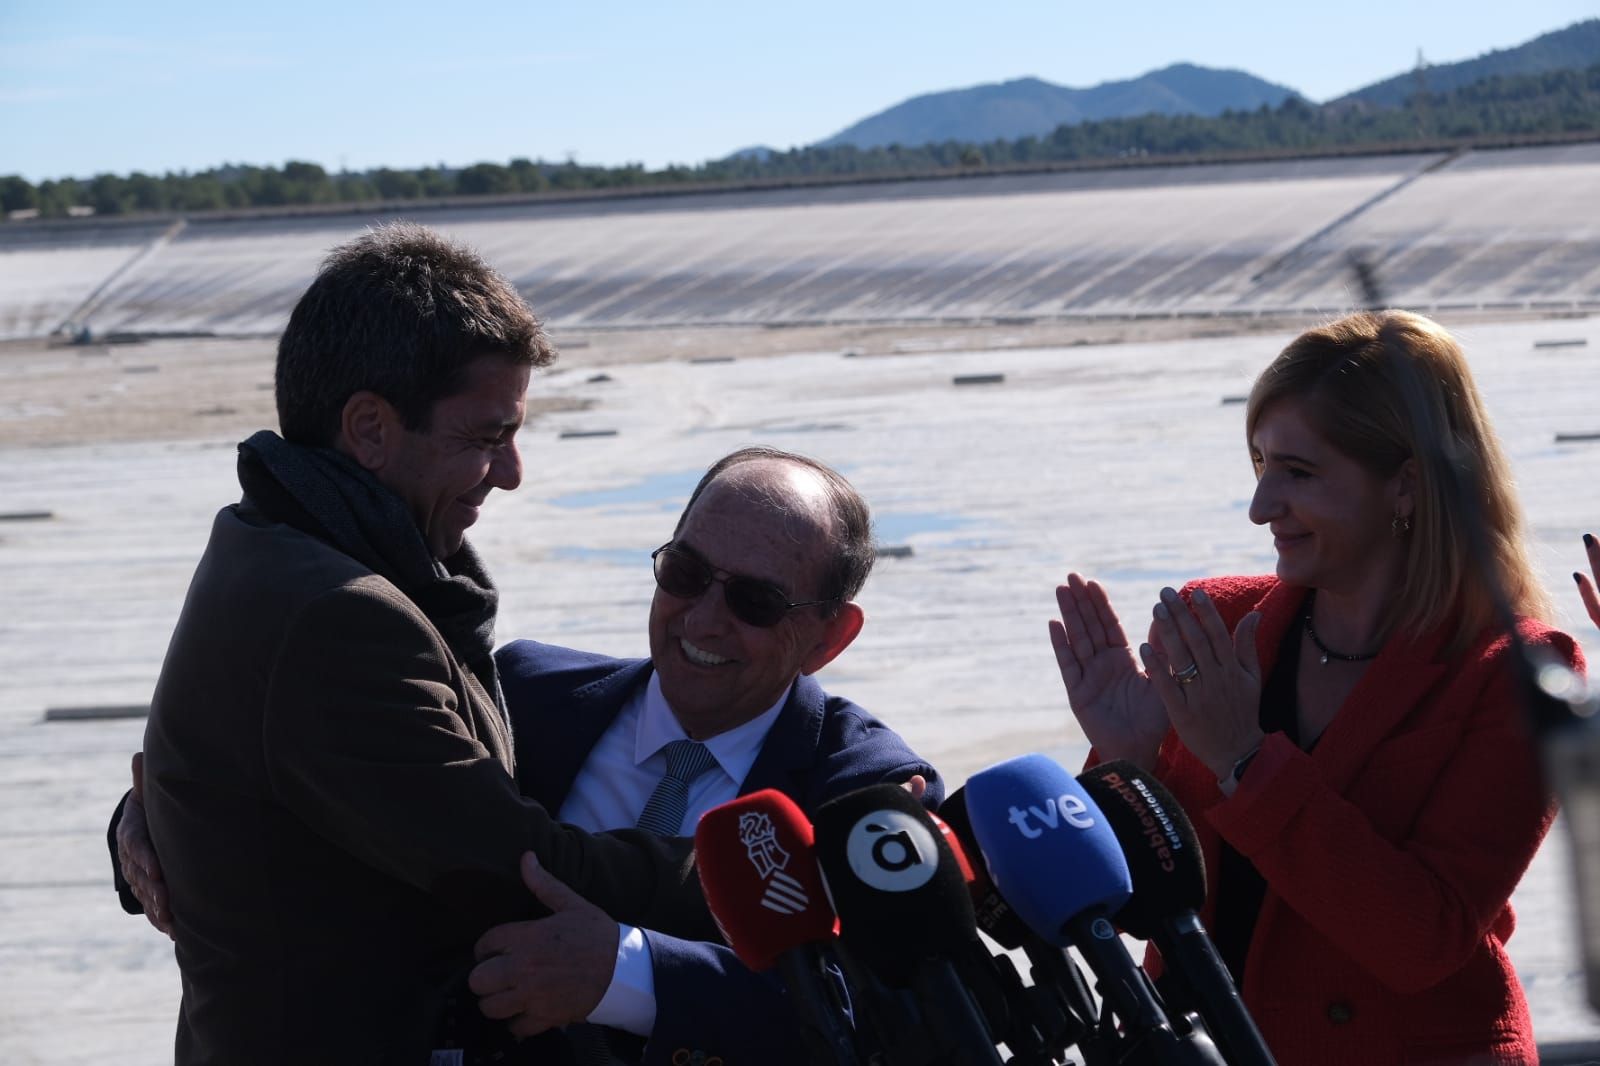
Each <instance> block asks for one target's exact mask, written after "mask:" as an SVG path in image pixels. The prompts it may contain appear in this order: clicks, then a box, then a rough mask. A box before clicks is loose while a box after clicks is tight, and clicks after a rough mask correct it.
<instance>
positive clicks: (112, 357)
mask: <svg viewBox="0 0 1600 1066" xmlns="http://www.w3.org/2000/svg"><path fill="white" fill-rule="evenodd" d="M1494 317H1496V318H1498V319H1506V318H1508V317H1517V316H1513V315H1508V314H1506V313H1504V312H1501V313H1499V314H1497V315H1496V316H1494ZM1456 321H1457V320H1456V319H1451V324H1453V323H1455V322H1456ZM1309 324H1310V323H1309V322H1308V321H1307V320H1305V319H1302V318H1296V319H1293V320H1290V319H1264V318H1253V317H1240V318H1228V317H1211V316H1206V317H1148V318H1146V317H1140V318H1092V319H1087V318H1086V319H1060V320H1019V321H1005V320H1001V321H996V322H988V323H976V324H946V323H928V324H911V325H908V324H894V325H817V326H796V327H763V326H739V327H712V328H707V327H681V328H651V329H630V330H621V329H612V330H573V331H560V330H555V331H552V334H553V339H554V341H555V343H556V346H557V347H558V348H559V349H560V350H561V357H560V359H559V360H558V362H557V363H556V366H555V367H554V368H553V370H552V371H551V372H553V373H563V374H570V373H599V372H601V371H603V369H604V368H605V367H607V366H615V365H619V364H627V363H645V362H655V361H659V360H680V361H685V362H689V361H697V360H700V361H704V360H717V361H721V360H727V359H750V358H760V357H763V356H771V355H784V354H790V353H795V352H831V351H838V352H846V353H851V352H853V353H856V354H857V355H859V356H862V357H880V356H894V355H906V354H914V353H927V352H951V351H987V350H996V349H1018V348H1053V347H1070V346H1075V345H1084V344H1116V343H1130V342H1144V341H1161V340H1178V339H1184V338H1197V337H1218V336H1232V335H1239V334H1247V333H1256V334H1259V333H1278V334H1281V335H1282V336H1283V338H1284V339H1285V340H1286V341H1287V340H1288V339H1289V337H1291V336H1292V335H1293V334H1294V333H1296V332H1298V331H1299V330H1301V329H1303V328H1305V327H1306V326H1307V325H1309ZM275 351H276V340H275V339H269V338H245V339H231V338H182V339H150V340H143V341H137V342H134V343H119V344H88V345H71V344H61V343H55V342H47V341H12V342H5V343H0V447H5V446H50V445H62V444H93V443H111V442H117V441H156V440H187V439H193V438H196V437H203V438H215V437H219V436H220V437H240V438H242V437H244V436H247V435H248V434H249V433H251V432H253V431H255V430H257V429H260V428H262V427H264V426H266V427H272V426H276V424H277V417H276V414H275V411H274V407H273V392H272V370H273V360H274V356H275ZM575 406H581V401H577V400H573V399H571V398H565V397H559V396H551V395H549V394H547V393H546V394H541V392H540V390H539V387H538V382H537V379H536V380H535V383H534V387H533V389H532V392H531V393H530V396H529V404H528V415H529V419H530V421H536V420H537V419H538V418H539V416H540V415H541V414H543V413H546V412H550V411H557V410H570V409H573V408H574V407H575Z"/></svg>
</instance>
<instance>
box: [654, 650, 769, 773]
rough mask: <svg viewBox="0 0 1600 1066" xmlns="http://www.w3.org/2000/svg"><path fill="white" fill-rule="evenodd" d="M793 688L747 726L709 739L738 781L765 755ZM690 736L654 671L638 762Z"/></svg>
mask: <svg viewBox="0 0 1600 1066" xmlns="http://www.w3.org/2000/svg"><path fill="white" fill-rule="evenodd" d="M793 690H794V685H793V684H791V685H790V686H789V687H788V688H786V689H784V690H783V695H781V696H779V697H778V701H777V702H776V703H774V704H773V705H772V706H771V707H768V708H767V709H766V710H765V711H762V712H761V713H760V714H758V715H756V716H755V717H754V718H752V719H750V721H748V722H745V723H744V724H743V725H737V726H734V727H733V728H732V729H729V730H727V731H726V732H723V733H718V734H717V735H716V736H714V737H712V738H711V739H710V740H708V741H706V742H705V745H706V747H707V748H708V749H709V750H710V751H711V755H712V758H714V759H716V760H717V766H718V767H720V768H721V769H722V772H723V773H725V774H727V775H728V777H729V778H731V779H732V780H733V782H734V784H736V785H737V784H741V783H742V782H743V781H744V779H745V778H746V777H747V776H749V774H750V767H752V766H754V765H755V761H756V756H758V755H760V754H761V745H762V743H763V742H764V741H765V740H766V739H767V732H768V731H769V730H770V729H771V728H772V724H773V723H774V722H776V721H777V720H778V715H779V714H781V713H782V712H783V707H784V704H786V703H788V702H789V694H790V693H791V692H792V691H793ZM688 737H689V735H688V734H687V733H685V732H684V731H683V726H681V725H679V724H678V716H677V715H675V714H673V713H672V707H671V706H670V705H669V704H668V703H667V697H666V695H665V694H664V693H663V692H662V691H661V677H660V675H658V674H657V673H656V672H655V671H653V670H652V671H651V672H650V680H649V682H648V683H647V684H646V685H645V690H644V711H643V713H642V714H640V715H639V726H638V728H637V729H636V730H635V731H634V740H633V762H634V765H636V766H637V765H640V764H642V763H644V761H645V760H646V759H649V758H651V757H652V756H653V755H655V754H656V752H658V751H660V750H661V749H662V748H664V747H666V746H667V745H668V744H670V743H672V742H673V741H674V740H687V739H688Z"/></svg>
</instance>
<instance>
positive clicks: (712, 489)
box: [650, 448, 872, 740]
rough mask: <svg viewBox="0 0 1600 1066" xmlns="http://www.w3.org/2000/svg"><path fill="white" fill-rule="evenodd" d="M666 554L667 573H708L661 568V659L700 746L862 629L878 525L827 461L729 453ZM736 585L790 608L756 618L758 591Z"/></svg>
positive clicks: (672, 698)
mask: <svg viewBox="0 0 1600 1066" xmlns="http://www.w3.org/2000/svg"><path fill="white" fill-rule="evenodd" d="M666 549H670V554H668V555H667V556H664V557H663V556H660V555H659V553H658V561H657V562H658V566H659V565H661V562H660V560H661V558H666V559H667V560H668V565H673V566H688V567H690V568H691V572H692V571H693V568H694V567H696V566H697V565H698V567H700V568H702V570H701V573H700V574H699V578H700V583H699V584H698V585H697V584H696V582H695V579H694V578H693V577H691V578H690V579H689V580H688V582H687V583H685V582H681V581H668V582H666V583H664V584H663V583H662V582H661V580H660V579H659V578H660V574H661V571H660V570H657V575H658V580H657V585H656V594H655V596H654V598H653V599H652V600H651V602H650V658H651V661H652V662H653V663H654V665H655V676H656V680H657V681H658V682H659V684H660V686H661V692H662V695H664V696H665V697H666V701H667V705H668V706H669V707H671V708H672V712H673V714H674V715H676V716H677V719H678V721H679V723H680V724H681V725H682V726H683V728H684V730H685V731H686V732H687V733H688V734H689V736H691V737H693V738H695V739H696V740H703V739H705V738H706V737H710V736H716V735H717V734H718V733H720V732H723V731H724V730H727V729H731V728H733V727H735V726H737V725H740V724H742V723H744V722H748V721H750V720H751V719H753V718H755V717H757V716H758V715H760V714H762V713H763V712H765V711H767V710H768V709H769V708H771V707H773V706H775V703H776V701H780V700H782V699H784V698H785V695H784V694H785V693H786V692H788V691H789V689H790V686H791V685H793V684H794V682H795V679H796V678H797V677H799V676H801V675H802V674H810V673H814V672H816V671H817V670H820V669H822V667H824V666H826V665H827V664H828V663H829V662H831V661H832V660H833V659H834V657H835V656H837V655H838V654H839V653H840V652H842V651H843V650H844V649H845V648H846V647H848V646H849V644H850V642H851V641H853V640H854V639H855V637H856V634H857V633H859V632H860V631H861V625H862V621H863V618H864V615H863V614H862V611H861V607H860V606H859V605H858V604H856V603H855V602H853V598H854V596H855V594H856V593H857V592H858V591H860V589H861V583H862V581H864V580H865V579H866V572H867V570H868V569H869V568H870V567H871V565H872V534H871V521H870V518H869V516H868V513H867V508H866V504H865V503H863V502H862V501H861V497H860V496H859V495H858V494H857V493H856V491H855V490H854V489H853V488H851V487H850V483H849V482H848V481H845V480H844V478H842V477H840V476H839V475H838V474H837V473H835V472H834V471H832V470H830V469H829V468H828V467H826V466H823V465H822V464H821V463H818V462H816V461H815V460H811V459H807V458H805V457H803V456H796V455H791V454H790V453H788V452H779V451H775V450H773V449H766V448H761V449H753V448H752V449H745V450H744V451H742V452H735V453H734V454H733V455H730V456H728V457H727V458H725V459H723V460H722V461H721V462H719V463H717V464H716V465H715V466H713V467H712V468H711V470H710V471H708V472H707V473H706V476H705V477H704V478H702V479H701V481H700V484H699V485H697V486H696V487H695V490H694V493H693V495H691V496H690V497H689V505H688V506H687V507H686V508H684V512H683V517H682V518H680V519H679V520H678V528H677V530H676V531H675V532H674V533H673V538H672V541H671V543H670V544H668V545H666V547H665V549H664V550H666ZM735 582H755V583H756V584H758V585H764V586H768V588H769V590H773V594H774V595H775V596H776V598H777V599H778V600H780V601H781V606H782V607H783V609H781V610H779V611H777V612H776V616H775V617H756V619H755V620H754V621H751V620H750V619H751V617H752V616H751V614H750V612H749V611H747V610H739V609H735V606H734V605H735V604H740V603H743V602H744V601H743V600H742V599H740V598H739V597H741V596H743V595H745V593H744V592H742V591H739V590H742V589H744V588H746V586H742V585H739V584H735ZM669 590H670V591H669ZM770 598H771V597H769V599H770Z"/></svg>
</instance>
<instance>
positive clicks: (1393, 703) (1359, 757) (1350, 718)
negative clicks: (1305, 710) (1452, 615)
mask: <svg viewBox="0 0 1600 1066" xmlns="http://www.w3.org/2000/svg"><path fill="white" fill-rule="evenodd" d="M1440 644H1441V639H1440V638H1439V637H1438V636H1437V635H1435V636H1431V637H1426V638H1423V639H1421V640H1407V639H1405V638H1395V639H1391V640H1389V641H1388V642H1387V643H1385V644H1384V646H1383V650H1382V651H1380V652H1379V653H1378V657H1377V658H1376V659H1374V660H1373V661H1372V666H1371V667H1369V668H1368V669H1367V672H1366V673H1365V674H1363V675H1362V676H1361V680H1360V681H1359V682H1358V683H1357V684H1356V687H1355V688H1354V689H1353V690H1351V692H1350V695H1349V696H1348V697H1346V698H1345V701H1344V705H1343V706H1341V707H1340V708H1339V713H1338V714H1336V715H1334V717H1333V721H1332V722H1331V723H1329V725H1328V728H1327V730H1326V731H1325V732H1324V733H1323V734H1322V739H1321V740H1320V741H1319V742H1318V743H1317V746H1316V748H1315V749H1314V750H1313V751H1312V753H1311V757H1312V759H1313V760H1314V761H1315V762H1316V763H1317V766H1318V768H1319V769H1320V770H1321V771H1322V774H1323V776H1324V777H1325V778H1326V779H1327V781H1328V783H1329V784H1330V785H1331V786H1333V788H1334V789H1335V790H1337V791H1339V792H1343V791H1344V790H1345V789H1346V788H1347V787H1348V786H1349V785H1350V783H1351V782H1352V781H1353V780H1354V779H1355V776H1356V774H1358V773H1359V772H1360V771H1361V768H1362V767H1363V766H1364V765H1365V764H1366V761H1367V759H1368V758H1369V757H1370V756H1371V755H1372V752H1373V750H1374V749H1376V748H1377V747H1378V746H1379V745H1380V744H1382V743H1383V742H1384V740H1385V739H1386V738H1388V736H1389V735H1390V734H1391V733H1393V732H1394V731H1395V729H1396V728H1398V727H1399V726H1400V724H1401V723H1402V722H1403V721H1404V720H1405V719H1406V717H1407V716H1409V715H1410V714H1411V713H1412V712H1414V711H1415V710H1416V709H1417V708H1418V707H1419V706H1420V705H1421V704H1422V700H1423V696H1424V695H1426V694H1427V692H1428V690H1429V689H1431V688H1433V687H1434V686H1435V685H1436V684H1438V683H1439V681H1440V679H1441V678H1443V677H1444V674H1445V666H1444V664H1443V663H1439V662H1435V661H1434V656H1435V653H1436V652H1437V651H1438V650H1439V647H1440Z"/></svg>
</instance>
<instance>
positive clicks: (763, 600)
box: [650, 544, 838, 629]
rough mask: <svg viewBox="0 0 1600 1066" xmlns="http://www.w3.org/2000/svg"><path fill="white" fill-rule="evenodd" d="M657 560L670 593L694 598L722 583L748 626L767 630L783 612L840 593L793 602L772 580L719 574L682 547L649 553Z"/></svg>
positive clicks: (725, 594)
mask: <svg viewBox="0 0 1600 1066" xmlns="http://www.w3.org/2000/svg"><path fill="white" fill-rule="evenodd" d="M650 558H651V559H653V560H654V561H655V567H656V585H657V586H659V587H660V589H661V591H662V592H665V593H666V594H667V595H668V596H676V597H677V598H678V599H680V600H692V599H696V598H697V597H699V596H700V594H701V593H703V592H705V590H706V589H708V588H710V587H711V583H712V582H713V581H720V582H722V595H723V597H724V599H725V600H726V601H727V604H728V610H729V611H731V612H733V616H734V617H735V618H737V619H738V620H739V621H741V622H743V623H744V624H745V625H750V626H757V627H759V628H761V629H766V628H767V627H769V626H775V625H777V624H778V623H779V622H781V621H783V618H784V615H786V614H788V613H789V612H790V611H792V610H794V609H795V608H796V607H814V606H816V605H817V604H819V603H833V602H835V601H837V600H838V597H837V596H833V597H830V598H828V599H825V600H800V601H799V602H790V600H789V594H788V593H786V592H784V591H783V590H782V589H781V588H779V587H778V586H776V585H774V584H773V583H772V582H770V581H762V580H761V579H760V578H755V577H741V576H739V575H738V574H729V575H727V576H726V577H718V576H717V574H716V571H714V570H712V569H711V567H709V566H707V565H706V563H705V561H704V560H702V559H699V558H697V557H696V556H694V555H691V554H689V553H688V552H686V551H684V550H683V549H682V548H675V547H673V546H672V545H671V544H663V545H662V546H661V547H659V548H657V549H656V550H655V551H653V552H651V553H650Z"/></svg>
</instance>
